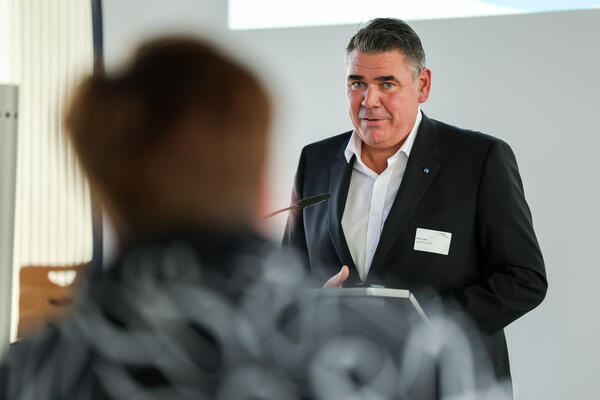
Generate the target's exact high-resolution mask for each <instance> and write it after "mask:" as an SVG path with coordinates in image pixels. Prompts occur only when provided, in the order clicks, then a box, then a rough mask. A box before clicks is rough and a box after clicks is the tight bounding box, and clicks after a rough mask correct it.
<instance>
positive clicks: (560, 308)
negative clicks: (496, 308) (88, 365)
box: [103, 0, 600, 400]
mask: <svg viewBox="0 0 600 400" xmlns="http://www.w3.org/2000/svg"><path fill="white" fill-rule="evenodd" d="M103 3H104V8H105V15H104V22H105V27H104V31H105V32H104V33H105V45H106V54H107V61H108V62H109V64H110V63H111V62H112V57H115V58H116V56H117V55H119V54H121V55H122V54H123V51H122V50H123V49H125V48H128V46H130V45H131V44H132V43H133V42H134V41H135V40H139V38H140V36H139V34H140V33H142V32H145V33H148V32H154V29H155V28H156V29H159V30H161V31H162V30H165V29H167V30H168V29H170V28H176V27H178V26H181V25H182V24H183V23H184V22H185V24H188V23H190V22H191V23H192V25H193V24H194V23H195V24H196V25H197V26H198V28H201V27H203V26H204V25H205V24H212V25H214V26H217V27H221V28H223V27H224V26H225V23H226V8H225V7H226V5H225V3H226V2H225V1H221V0H203V1H191V0H188V1H184V0H178V1H171V2H169V3H167V2H165V1H159V0H152V1H141V0H136V1H132V0H129V1H127V2H122V1H118V0H104V1H103ZM167 4H168V6H167ZM194 21H195V22H194ZM411 25H412V26H413V27H414V28H415V30H416V31H417V32H418V33H419V35H420V36H421V39H422V41H423V43H424V46H425V51H426V53H427V57H428V66H429V67H430V68H431V69H432V70H433V88H432V93H431V97H430V100H429V101H428V102H427V103H426V104H425V105H424V107H423V110H424V111H425V112H426V113H427V114H428V115H429V116H431V117H433V118H436V119H440V120H443V121H445V122H450V123H453V124H456V125H459V126H462V127H466V128H471V129H476V130H481V131H484V132H486V133H489V134H492V135H495V136H498V137H501V138H503V139H505V140H506V141H508V142H509V143H510V144H511V145H512V147H513V149H514V150H515V153H516V155H517V159H518V161H519V165H520V169H521V175H522V177H523V181H524V185H525V191H526V195H527V199H528V201H529V205H530V207H531V209H532V212H533V217H534V224H535V227H536V231H537V234H538V238H539V241H540V245H541V247H542V251H543V253H544V256H545V259H546V266H547V272H548V278H549V283H550V287H549V292H548V296H547V298H546V300H545V302H544V303H542V305H541V306H540V307H539V308H538V309H536V310H535V311H533V312H531V313H530V314H528V315H526V316H525V317H523V318H521V319H520V320H518V321H517V322H515V323H514V324H512V325H511V326H510V327H509V328H508V329H507V336H508V341H509V348H510V355H511V365H512V370H513V382H514V386H515V392H516V398H517V399H548V400H551V399H565V398H572V399H591V398H595V396H597V393H600V381H599V380H598V379H596V371H597V368H596V365H597V360H598V359H599V358H600V345H599V344H598V341H597V338H598V337H600V321H599V319H598V317H597V315H598V313H597V312H595V309H594V305H595V304H600V291H598V290H596V288H595V287H596V284H597V282H598V281H600V269H599V268H598V264H599V263H598V262H597V261H596V259H597V256H596V254H595V249H596V248H597V247H598V246H597V245H596V243H595V240H596V238H597V237H598V235H597V234H596V228H597V227H598V226H600V212H598V210H597V204H600V184H599V183H598V182H599V179H598V177H597V176H596V175H597V174H598V172H599V171H600V158H599V157H596V155H597V153H598V148H599V147H600V139H599V138H598V129H597V128H596V125H595V124H594V121H593V118H594V116H595V113H597V112H598V110H600V98H599V95H598V92H599V91H600V75H599V74H598V71H600V52H599V51H598V44H597V38H598V37H600V11H597V10H596V11H577V12H561V13H547V14H538V15H520V16H505V17H486V18H475V19H454V20H436V21H420V22H414V23H412V24H411ZM169 27H170V28H169ZM355 30H356V26H348V25H343V26H334V27H312V28H293V29H274V30H256V31H239V32H235V33H234V35H239V37H240V38H241V39H243V40H244V41H245V42H246V43H248V44H250V45H253V46H254V47H255V48H256V49H257V52H258V53H260V54H261V57H260V58H261V60H263V62H265V60H266V61H268V63H266V64H263V76H264V78H265V79H267V80H268V81H269V82H271V83H273V84H274V86H277V87H278V89H277V93H276V99H277V105H278V119H277V122H276V126H275V136H274V139H273V151H272V167H271V168H270V183H271V185H272V186H271V187H272V207H273V208H277V207H280V206H284V205H285V204H286V203H287V202H288V201H289V192H290V189H291V183H292V178H293V174H294V171H295V167H296V162H297V158H298V155H299V152H300V149H301V147H302V145H304V144H307V143H309V142H311V141H314V140H318V139H321V138H325V137H327V136H330V135H333V134H337V133H340V132H342V131H343V130H346V129H349V128H350V122H349V121H348V118H347V115H346V106H345V98H344V63H343V55H344V50H343V49H344V47H345V45H346V42H347V40H348V39H349V37H350V36H351V34H352V33H354V32H355ZM136 32H137V33H136ZM145 33H144V34H145ZM136 35H138V36H137V39H135V40H134V38H135V37H136ZM284 220H285V217H282V218H280V219H276V220H274V221H273V225H272V226H271V232H273V234H274V235H275V236H277V235H279V234H280V232H281V230H282V226H283V222H284Z"/></svg>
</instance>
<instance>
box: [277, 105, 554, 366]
mask: <svg viewBox="0 0 600 400" xmlns="http://www.w3.org/2000/svg"><path fill="white" fill-rule="evenodd" d="M350 135H351V132H346V133H343V134H341V135H338V136H334V137H332V138H329V139H325V140H323V141H320V142H317V143H313V144H310V145H308V146H306V147H305V148H304V149H303V150H302V154H301V156H300V162H299V165H298V171H297V174H296V180H295V186H294V193H293V197H294V198H304V197H308V196H312V195H316V194H320V193H330V194H331V198H330V199H329V200H328V202H326V203H321V204H319V205H316V206H314V207H310V208H306V209H304V210H303V211H296V212H294V213H292V214H291V215H290V218H289V220H288V224H287V227H286V231H285V234H284V244H289V245H292V246H295V247H296V248H298V249H300V251H301V253H303V254H305V255H306V256H307V261H308V264H309V265H310V268H311V272H312V274H313V276H314V278H315V279H316V280H317V284H319V285H320V284H322V283H324V282H325V281H326V280H327V279H328V278H329V277H331V276H332V275H334V274H335V273H337V272H338V271H339V269H340V267H341V266H342V265H344V264H346V265H348V266H349V267H350V271H351V272H350V277H349V280H348V281H347V283H346V284H345V285H353V284H358V283H360V280H359V277H358V273H357V272H356V269H355V268H354V262H353V260H352V258H351V255H350V251H349V249H348V245H347V243H346V240H345V238H344V233H343V231H342V227H341V219H342V215H343V213H344V206H345V203H346V196H347V194H348V187H349V184H350V177H351V172H352V163H353V160H352V162H351V163H348V162H347V161H346V159H345V157H344V149H345V148H346V145H347V143H348V140H349V138H350ZM417 228H427V229H432V230H439V231H444V232H450V233H452V239H451V244H450V250H449V254H448V255H446V256H445V255H440V254H434V253H428V252H422V251H416V250H414V243H415V233H416V229H417ZM365 283H367V284H383V285H385V286H386V287H395V288H405V289H410V290H412V291H414V292H416V293H417V294H419V293H423V296H426V295H425V294H424V293H427V292H426V291H424V290H433V291H434V292H436V293H437V294H439V295H440V296H441V297H442V299H444V300H445V301H446V302H447V303H448V304H450V303H453V304H458V305H459V308H460V309H462V310H463V311H464V312H465V313H466V314H467V315H468V316H469V317H470V318H471V319H472V320H473V321H474V322H475V323H476V325H477V326H478V327H479V329H480V330H481V331H482V332H484V333H485V334H484V335H482V338H483V340H484V341H485V342H486V346H487V349H488V352H489V354H490V357H491V358H492V361H493V364H494V368H495V370H496V373H497V375H498V376H501V377H509V376H510V370H509V366H508V355H507V350H506V342H505V339H504V334H503V328H504V327H505V326H507V325H508V324H510V323H511V322H512V321H514V320H515V319H517V318H519V317H520V316H521V315H523V314H525V313H526V312H528V311H529V310H531V309H533V308H534V307H536V306H537V305H538V304H539V303H540V302H541V301H542V299H543V298H544V296H545V293H546V288H547V281H546V275H545V269H544V261H543V258H542V254H541V252H540V248H539V245H538V242H537V239H536V236H535V233H534V230H533V225H532V219H531V213H530V211H529V208H528V206H527V202H526V201H525V197H524V193H523V186H522V183H521V178H520V176H519V171H518V168H517V164H516V160H515V157H514V154H513V152H512V151H511V149H510V147H509V146H508V145H507V144H506V143H505V142H503V141H501V140H499V139H496V138H494V137H491V136H488V135H485V134H482V133H478V132H472V131H467V130H463V129H459V128H456V127H453V126H450V125H447V124H444V123H442V122H439V121H436V120H433V119H429V118H427V117H426V116H425V115H423V119H422V122H421V124H420V126H419V130H418V133H417V137H416V139H415V142H414V145H413V148H412V150H411V153H410V157H409V160H408V164H407V167H406V171H405V174H404V178H403V181H402V184H401V186H400V189H399V191H398V194H397V196H396V199H395V201H394V204H393V206H392V208H391V211H390V213H389V215H388V217H387V219H386V221H385V224H384V226H383V231H382V234H381V238H380V241H379V245H378V247H377V249H376V252H375V255H374V258H373V261H372V264H371V268H370V271H369V274H368V276H367V281H366V282H365ZM417 297H419V296H417ZM420 300H421V301H423V300H426V299H422V298H421V299H420Z"/></svg>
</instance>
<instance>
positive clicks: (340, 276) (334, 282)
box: [323, 265, 350, 289]
mask: <svg viewBox="0 0 600 400" xmlns="http://www.w3.org/2000/svg"><path fill="white" fill-rule="evenodd" d="M349 275H350V270H349V269H348V266H347V265H344V266H343V267H342V269H341V270H340V272H338V273H337V274H335V275H334V276H332V277H331V278H329V279H328V280H327V282H325V284H324V285H323V288H328V289H329V288H339V287H340V286H342V283H344V281H345V280H346V279H348V276H349Z"/></svg>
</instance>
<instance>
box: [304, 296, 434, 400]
mask: <svg viewBox="0 0 600 400" xmlns="http://www.w3.org/2000/svg"><path fill="white" fill-rule="evenodd" d="M312 293H313V295H314V296H315V298H316V304H317V308H318V310H319V311H318V312H317V313H316V314H317V315H318V316H319V317H318V319H315V322H316V323H318V324H319V326H320V329H321V330H323V331H329V332H330V333H329V337H330V338H331V340H330V342H332V343H338V344H337V348H338V351H337V354H338V355H337V357H339V359H338V360H336V359H335V357H332V359H331V360H328V365H329V366H330V368H329V370H330V371H336V372H337V374H338V375H340V374H344V373H345V374H347V375H348V376H350V377H351V379H350V380H351V381H352V382H354V384H355V388H354V389H353V390H354V391H355V393H354V395H356V396H358V397H360V395H358V394H357V393H359V394H360V393H363V394H367V393H371V392H373V393H377V396H384V397H382V398H394V399H396V398H398V399H420V400H424V399H437V398H438V394H439V391H438V379H437V373H438V369H437V365H438V364H437V359H436V355H435V352H432V351H431V350H432V346H435V343H433V341H432V338H433V335H431V327H430V323H429V320H428V318H427V316H426V315H425V312H424V311H423V309H422V308H421V305H420V304H419V302H418V301H417V298H416V297H415V296H414V295H413V293H411V292H410V291H409V290H404V289H390V288H379V287H356V288H338V289H312ZM332 353H333V352H332ZM323 373H324V374H326V373H327V369H325V370H324V372H323ZM332 379H333V378H332ZM366 397H368V396H366Z"/></svg>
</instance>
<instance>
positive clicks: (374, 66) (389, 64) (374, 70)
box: [346, 49, 408, 77]
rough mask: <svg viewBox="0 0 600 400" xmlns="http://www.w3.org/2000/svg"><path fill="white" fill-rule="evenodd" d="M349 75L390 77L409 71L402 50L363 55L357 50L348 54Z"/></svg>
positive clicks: (347, 66)
mask: <svg viewBox="0 0 600 400" xmlns="http://www.w3.org/2000/svg"><path fill="white" fill-rule="evenodd" d="M346 68H347V74H348V75H360V76H365V75H369V76H371V77H374V76H389V75H398V74H399V71H402V70H407V71H408V65H407V64H406V57H405V56H404V54H403V53H402V52H401V51H400V50H389V51H384V52H380V53H363V52H361V51H359V50H357V49H355V50H353V51H351V52H350V53H349V54H348V57H347V62H346Z"/></svg>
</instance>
